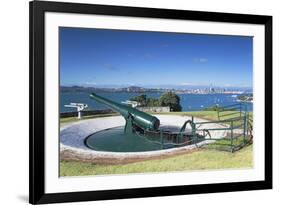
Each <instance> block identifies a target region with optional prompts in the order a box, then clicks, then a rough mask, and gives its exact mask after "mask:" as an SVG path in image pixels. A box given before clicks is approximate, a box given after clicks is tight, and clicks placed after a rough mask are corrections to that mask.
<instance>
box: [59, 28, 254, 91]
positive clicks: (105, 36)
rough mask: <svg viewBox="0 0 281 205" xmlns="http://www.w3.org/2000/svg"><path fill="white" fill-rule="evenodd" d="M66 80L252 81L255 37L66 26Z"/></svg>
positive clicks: (62, 54) (246, 83)
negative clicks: (253, 38)
mask: <svg viewBox="0 0 281 205" xmlns="http://www.w3.org/2000/svg"><path fill="white" fill-rule="evenodd" d="M59 43H60V81H61V85H83V86H97V87H105V86H109V87H110V86H120V87H122V86H127V85H136V86H150V87H159V86H160V87H161V86H164V87H165V85H175V86H180V85H182V86H197V85H198V86H208V85H213V86H226V87H228V86H235V87H240V86H241V87H251V86H252V69H253V68H252V67H253V62H252V59H253V56H252V49H253V43H252V37H246V36H245V37H242V36H223V35H198V34H179V33H164V32H143V31H124V30H105V29H87V28H64V27H63V28H60V42H59Z"/></svg>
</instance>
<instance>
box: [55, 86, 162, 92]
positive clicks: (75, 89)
mask: <svg viewBox="0 0 281 205" xmlns="http://www.w3.org/2000/svg"><path fill="white" fill-rule="evenodd" d="M60 91H61V92H89V93H91V92H139V93H143V92H159V91H160V92H161V91H163V92H164V91H165V89H155V88H143V87H138V86H129V87H124V88H97V87H83V86H60Z"/></svg>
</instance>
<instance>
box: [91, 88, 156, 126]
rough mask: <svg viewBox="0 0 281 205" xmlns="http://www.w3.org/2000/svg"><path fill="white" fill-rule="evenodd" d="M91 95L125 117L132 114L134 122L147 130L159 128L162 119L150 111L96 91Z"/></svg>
mask: <svg viewBox="0 0 281 205" xmlns="http://www.w3.org/2000/svg"><path fill="white" fill-rule="evenodd" d="M90 97H91V98H92V99H94V100H96V101H97V102H99V103H102V104H104V105H106V106H108V107H109V108H111V109H112V110H114V111H116V112H119V113H120V114H121V115H122V116H123V117H124V118H125V119H127V118H128V117H129V115H131V116H132V117H133V120H134V123H135V124H136V125H138V126H139V127H141V128H142V129H145V130H154V131H155V130H158V128H159V125H160V121H159V119H158V118H157V117H155V116H152V115H150V114H148V113H145V112H142V111H140V110H138V109H136V108H133V107H131V106H128V105H124V104H120V103H117V102H114V101H112V100H109V99H106V98H104V97H101V96H99V95H97V94H95V93H92V94H91V95H90Z"/></svg>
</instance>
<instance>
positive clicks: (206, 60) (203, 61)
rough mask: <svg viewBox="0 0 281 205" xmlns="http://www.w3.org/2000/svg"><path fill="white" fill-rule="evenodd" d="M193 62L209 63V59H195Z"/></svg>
mask: <svg viewBox="0 0 281 205" xmlns="http://www.w3.org/2000/svg"><path fill="white" fill-rule="evenodd" d="M193 60H194V62H196V63H207V62H208V59H207V58H194V59H193Z"/></svg>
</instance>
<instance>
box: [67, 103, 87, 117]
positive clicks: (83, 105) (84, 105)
mask: <svg viewBox="0 0 281 205" xmlns="http://www.w3.org/2000/svg"><path fill="white" fill-rule="evenodd" d="M64 106H65V107H73V108H76V109H77V112H78V116H77V118H78V119H81V117H82V113H81V111H82V110H84V109H85V108H87V107H88V105H87V104H83V103H70V105H64Z"/></svg>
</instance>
